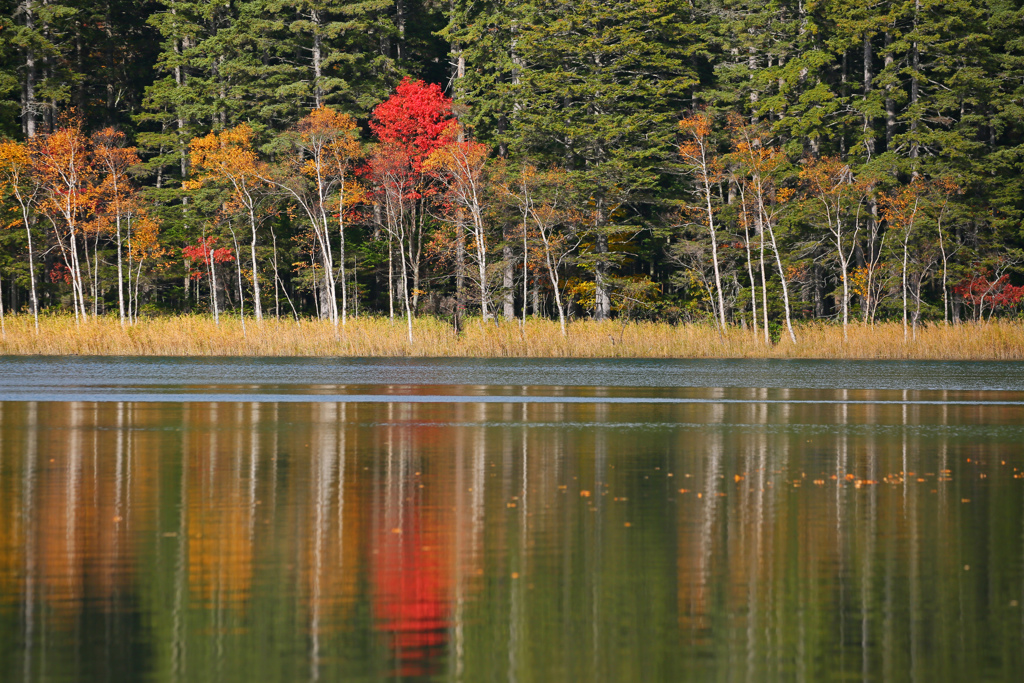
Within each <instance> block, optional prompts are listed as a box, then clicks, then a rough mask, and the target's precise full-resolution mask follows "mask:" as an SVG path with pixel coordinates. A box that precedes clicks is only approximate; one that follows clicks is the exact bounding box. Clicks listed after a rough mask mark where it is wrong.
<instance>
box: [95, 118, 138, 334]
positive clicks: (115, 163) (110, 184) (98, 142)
mask: <svg viewBox="0 0 1024 683" xmlns="http://www.w3.org/2000/svg"><path fill="white" fill-rule="evenodd" d="M92 141H93V158H94V159H95V164H96V167H97V170H98V172H99V174H100V175H101V177H102V180H101V181H100V185H99V187H98V188H97V190H98V200H99V203H100V206H99V208H100V209H101V210H100V211H98V213H97V221H98V224H97V227H98V228H100V229H105V231H108V232H113V233H114V238H115V243H116V247H117V308H118V312H119V314H120V317H121V325H122V326H124V324H125V295H124V265H123V261H124V259H123V243H124V239H123V238H124V235H123V230H122V228H124V227H128V226H130V225H131V223H130V221H129V220H128V217H129V216H130V215H131V214H132V213H135V212H137V208H136V207H137V205H138V200H137V198H136V197H135V188H134V187H133V186H132V182H131V179H130V178H129V176H128V170H129V169H130V168H131V167H132V166H136V165H138V164H139V163H141V160H140V159H139V155H138V154H136V149H135V148H134V147H127V146H126V145H125V135H124V133H122V132H121V131H118V130H114V129H113V128H104V129H103V130H101V131H99V132H98V133H95V134H94V135H93V136H92ZM122 223H124V225H122ZM130 277H131V273H129V278H130ZM129 286H130V283H129Z"/></svg>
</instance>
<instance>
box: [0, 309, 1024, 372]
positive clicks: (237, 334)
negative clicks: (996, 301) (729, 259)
mask: <svg viewBox="0 0 1024 683" xmlns="http://www.w3.org/2000/svg"><path fill="white" fill-rule="evenodd" d="M39 325H40V331H39V333H38V334H36V333H35V330H34V325H33V321H32V316H31V315H25V314H19V315H7V316H5V321H4V328H5V332H4V335H3V338H2V339H0V355H4V356H33V355H47V356H65V355H67V356H72V355H74V356H181V357H187V356H197V357H202V356H257V357H362V358H370V357H423V358H426V357H433V358H441V357H452V358H707V359H711V358H721V359H726V358H780V359H785V358H806V359H823V360H829V359H836V360H838V359H848V360H987V361H992V360H1006V361H1020V360H1024V322H1018V321H994V322H989V323H985V322H982V323H974V322H972V323H962V324H959V325H949V326H947V325H943V324H942V323H938V324H929V325H926V326H920V327H918V329H917V332H916V338H914V337H911V338H910V339H909V340H908V341H906V342H904V340H903V327H902V324H900V323H879V324H875V325H873V326H872V325H866V324H862V323H857V324H852V325H850V327H849V339H848V340H846V341H844V339H843V329H842V326H841V325H836V324H834V323H805V324H801V325H799V326H798V327H797V328H796V334H797V344H796V345H794V344H792V343H791V342H790V341H789V340H788V338H783V339H782V340H780V341H778V342H776V343H774V344H772V345H771V346H766V345H765V343H764V341H763V337H760V336H759V337H755V336H754V334H753V332H752V331H750V330H743V329H740V328H730V329H729V330H727V331H726V332H725V333H724V334H723V333H721V332H719V330H718V329H716V328H715V327H712V326H711V325H707V324H700V323H685V324H678V325H672V324H669V323H653V322H627V323H623V322H621V321H617V320H616V321H603V322H594V321H591V320H582V321H574V322H571V323H569V325H568V335H567V336H566V337H565V338H563V337H562V335H561V332H560V329H559V326H558V323H557V322H556V321H550V320H541V319H527V321H526V323H525V325H523V324H522V323H521V321H502V322H500V323H497V324H496V323H494V322H489V323H486V324H485V323H482V322H481V321H480V320H479V319H471V320H468V321H466V324H465V325H464V328H463V330H462V332H461V333H459V334H456V332H455V330H454V329H453V328H452V326H451V324H450V323H449V322H448V321H444V320H441V319H438V318H431V317H423V318H418V319H416V320H414V321H413V333H414V340H413V342H412V343H410V342H409V341H408V338H407V331H406V327H405V322H404V320H400V319H398V318H396V319H394V320H390V319H388V318H377V317H360V318H353V319H350V320H349V321H348V322H347V324H345V325H343V326H339V327H338V332H337V335H335V330H334V327H333V325H331V323H330V322H329V321H322V320H315V319H307V320H300V321H298V322H296V321H295V320H292V319H281V320H275V319H268V320H264V321H262V322H256V321H255V320H253V319H247V320H246V321H245V329H244V331H243V327H242V324H241V322H240V321H239V319H238V318H231V317H227V316H225V317H223V318H222V319H221V322H220V325H217V324H215V323H214V321H213V319H212V318H209V317H206V316H203V315H181V316H168V317H155V318H144V319H142V320H140V321H139V322H137V323H136V324H134V325H126V326H125V327H124V328H122V327H121V325H120V323H119V321H118V320H117V318H114V317H109V316H108V317H100V318H97V319H88V320H86V321H83V322H82V323H81V324H76V322H75V319H74V317H73V316H64V315H58V316H49V315H47V316H40V319H39Z"/></svg>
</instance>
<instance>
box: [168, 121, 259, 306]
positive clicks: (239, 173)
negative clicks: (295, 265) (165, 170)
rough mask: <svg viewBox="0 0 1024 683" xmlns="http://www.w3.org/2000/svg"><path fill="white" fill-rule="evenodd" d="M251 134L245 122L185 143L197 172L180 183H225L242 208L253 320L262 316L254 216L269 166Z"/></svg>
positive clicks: (197, 185)
mask: <svg viewBox="0 0 1024 683" xmlns="http://www.w3.org/2000/svg"><path fill="white" fill-rule="evenodd" d="M254 137H255V134H254V132H253V129H252V127H251V126H250V125H249V124H247V123H241V124H239V125H237V126H235V127H234V128H229V129H228V130H225V131H221V132H220V133H210V134H209V135H206V136H204V137H201V138H196V139H194V140H192V142H191V143H189V157H190V159H191V161H192V166H193V168H195V169H196V171H197V172H198V176H197V177H196V178H195V179H193V180H189V181H186V182H184V183H182V187H184V188H185V189H186V190H197V189H199V188H201V187H203V186H206V185H216V186H221V187H225V188H226V189H228V191H229V192H230V194H231V200H232V201H231V202H230V203H229V205H228V206H229V208H230V207H231V205H232V204H233V205H235V206H237V207H238V208H240V209H242V210H243V211H244V213H245V214H246V217H247V218H248V221H249V228H250V230H251V232H252V240H251V242H250V244H249V255H250V260H251V266H252V299H253V308H254V310H255V311H256V320H258V321H259V320H263V305H262V304H261V302H260V279H259V267H258V265H257V261H256V244H257V230H258V229H259V226H260V223H261V222H262V219H263V218H264V216H257V214H258V213H259V211H260V207H261V205H262V204H263V200H264V199H265V197H266V190H267V182H266V178H267V177H268V176H269V169H268V168H267V165H266V164H265V163H263V162H262V161H261V160H260V158H259V155H258V154H257V153H256V150H254V149H253V138H254Z"/></svg>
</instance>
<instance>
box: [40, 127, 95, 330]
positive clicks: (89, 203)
mask: <svg viewBox="0 0 1024 683" xmlns="http://www.w3.org/2000/svg"><path fill="white" fill-rule="evenodd" d="M29 150H30V159H31V163H32V173H33V175H34V176H35V177H36V179H37V182H38V183H39V187H40V202H39V209H40V211H41V212H42V213H43V215H44V216H46V218H47V220H48V221H49V223H50V225H51V226H52V227H53V231H54V236H55V238H56V240H57V244H58V246H59V247H60V251H61V256H62V257H63V259H64V264H65V266H66V267H67V269H68V280H69V282H70V284H71V291H72V303H73V307H74V310H75V320H76V321H79V320H82V319H84V318H85V316H86V315H87V314H86V309H85V288H84V285H83V282H82V266H81V260H80V259H79V254H78V243H79V242H80V241H83V243H84V240H83V228H84V226H85V223H86V222H87V221H88V219H89V218H90V217H91V216H92V214H93V211H94V209H95V206H96V200H97V195H98V193H97V182H96V181H97V173H96V168H95V166H94V165H93V155H92V144H91V141H90V140H89V138H88V136H86V135H85V133H84V132H82V122H81V121H80V120H78V119H76V118H73V117H72V118H68V119H65V120H64V121H63V122H62V123H61V125H60V126H59V127H58V128H57V129H56V130H54V131H52V132H50V133H47V134H43V135H37V136H36V137H34V138H32V140H30V141H29Z"/></svg>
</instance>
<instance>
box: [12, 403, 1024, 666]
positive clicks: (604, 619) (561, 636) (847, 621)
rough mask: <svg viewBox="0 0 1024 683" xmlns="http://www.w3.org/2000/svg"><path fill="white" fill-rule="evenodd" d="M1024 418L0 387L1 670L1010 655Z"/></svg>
mask: <svg viewBox="0 0 1024 683" xmlns="http://www.w3.org/2000/svg"><path fill="white" fill-rule="evenodd" d="M504 389H505V390H509V388H508V387H506V388H504ZM746 391H747V392H748V393H749V394H750V395H749V396H748V398H750V399H753V400H755V401H756V400H757V399H759V398H765V397H767V395H768V394H767V391H766V390H746ZM783 393H784V392H783ZM773 396H776V397H778V396H779V390H776V391H775V393H774V394H773ZM1022 417H1024V409H1022V408H1021V407H1016V406H970V405H908V404H902V405H892V404H845V403H830V404H820V405H815V404H806V403H805V404H785V403H774V404H766V403H757V402H750V403H734V404H716V403H707V404H676V405H637V404H607V403H604V404H601V403H597V404H532V403H519V404H511V403H490V404H483V403H468V402H466V403H453V404H431V403H352V404H346V403H306V404H301V403H281V404H276V403H266V402H261V403H184V404H182V403H131V402H121V403H117V402H110V403H91V402H74V403H71V402H68V403H59V402H41V403H34V402H0V436H2V438H0V671H4V672H7V675H5V678H4V680H8V679H9V680H24V681H35V680H55V681H62V680H76V681H77V680H89V679H94V678H95V679H104V680H140V679H143V678H149V679H156V680H166V681H192V680H197V679H217V680H226V681H230V680H277V679H280V680H288V681H292V680H298V679H309V680H360V679H375V678H402V679H409V680H415V679H443V680H453V681H463V680H464V681H475V680H481V679H491V678H503V679H508V680H515V681H518V680H527V679H540V680H568V679H577V680H582V679H596V680H633V679H644V678H650V679H658V680H664V679H681V678H687V677H692V678H696V679H706V678H710V677H716V678H724V679H763V678H767V677H773V678H798V679H813V680H818V679H825V678H839V677H842V678H857V679H862V680H869V679H879V678H882V679H886V680H898V679H909V680H959V679H964V678H974V677H977V676H988V677H994V678H1006V677H1011V676H1012V675H1014V672H1018V673H1019V672H1020V671H1021V670H1024V655H1022V649H1021V647H1020V643H1021V640H1022V637H1024V617H1022V613H1021V607H1020V604H1021V603H1022V602H1024V539H1022V534H1021V528H1022V521H1024V450H1022V446H1021V444H1022V443H1024V428H1022V427H1021V426H1020V425H1021V424H1024V421H1022V419H1021V418H1022Z"/></svg>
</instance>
